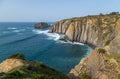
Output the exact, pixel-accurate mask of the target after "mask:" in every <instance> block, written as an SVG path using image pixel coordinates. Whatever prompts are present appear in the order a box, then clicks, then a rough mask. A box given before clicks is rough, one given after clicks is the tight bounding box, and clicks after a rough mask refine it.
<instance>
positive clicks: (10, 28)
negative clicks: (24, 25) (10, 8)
mask: <svg viewBox="0 0 120 79" xmlns="http://www.w3.org/2000/svg"><path fill="white" fill-rule="evenodd" d="M8 29H10V30H15V29H17V28H12V27H9V28H8Z"/></svg>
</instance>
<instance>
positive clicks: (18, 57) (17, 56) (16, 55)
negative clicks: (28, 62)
mask: <svg viewBox="0 0 120 79" xmlns="http://www.w3.org/2000/svg"><path fill="white" fill-rule="evenodd" d="M11 58H14V59H25V56H24V55H23V54H20V53H18V54H14V55H12V56H10V57H8V59H11Z"/></svg>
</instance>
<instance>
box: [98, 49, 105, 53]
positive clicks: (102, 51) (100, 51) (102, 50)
mask: <svg viewBox="0 0 120 79" xmlns="http://www.w3.org/2000/svg"><path fill="white" fill-rule="evenodd" d="M98 52H99V53H101V54H105V52H106V51H105V49H103V48H99V49H98Z"/></svg>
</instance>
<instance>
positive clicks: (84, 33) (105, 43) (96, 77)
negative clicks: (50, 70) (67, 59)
mask: <svg viewBox="0 0 120 79" xmlns="http://www.w3.org/2000/svg"><path fill="white" fill-rule="evenodd" d="M51 32H55V33H59V34H64V35H65V37H64V39H65V40H70V41H72V42H80V43H84V44H87V45H89V46H90V47H92V48H93V51H92V52H91V54H90V55H89V56H88V57H86V58H83V59H82V60H81V62H80V63H79V64H78V65H77V66H75V68H74V69H72V70H71V71H70V73H69V74H68V76H69V78H70V79H120V43H119V41H120V14H119V13H117V12H112V13H110V14H105V15H103V14H100V15H94V16H85V17H76V18H71V19H65V20H61V21H59V22H57V23H55V24H54V25H53V27H52V30H51Z"/></svg>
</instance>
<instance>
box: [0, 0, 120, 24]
mask: <svg viewBox="0 0 120 79" xmlns="http://www.w3.org/2000/svg"><path fill="white" fill-rule="evenodd" d="M113 11H115V12H120V0H0V22H40V21H48V22H53V21H58V20H61V19H66V18H72V17H80V16H86V15H96V14H99V13H109V12H113Z"/></svg>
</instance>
